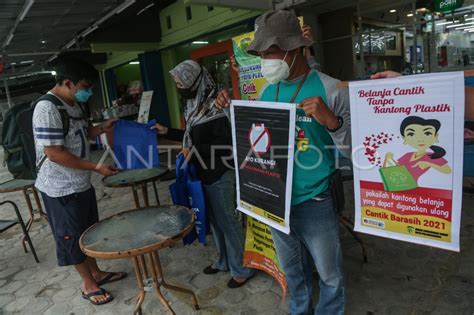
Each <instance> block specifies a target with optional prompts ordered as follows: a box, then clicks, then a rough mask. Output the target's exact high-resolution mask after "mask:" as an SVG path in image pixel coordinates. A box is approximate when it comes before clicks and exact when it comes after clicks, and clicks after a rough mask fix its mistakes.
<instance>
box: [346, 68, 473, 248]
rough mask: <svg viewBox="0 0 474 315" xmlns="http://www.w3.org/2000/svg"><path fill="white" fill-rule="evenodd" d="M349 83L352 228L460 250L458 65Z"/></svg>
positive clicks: (461, 89)
mask: <svg viewBox="0 0 474 315" xmlns="http://www.w3.org/2000/svg"><path fill="white" fill-rule="evenodd" d="M349 89H350V103H351V125H352V147H353V155H352V158H353V163H354V192H355V207H356V215H355V230H356V231H358V232H363V233H367V234H372V235H378V236H382V237H387V238H392V239H396V240H401V241H406V242H411V243H417V244H422V245H427V246H432V247H438V248H443V249H448V250H453V251H459V249H460V248H459V245H460V242H459V232H460V226H461V205H462V176H463V175H462V174H463V141H464V135H463V127H464V73H463V72H448V73H436V74H424V75H416V76H405V77H400V78H395V79H386V80H368V81H360V82H354V83H350V84H349ZM374 122H376V123H374Z"/></svg>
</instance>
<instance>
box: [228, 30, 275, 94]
mask: <svg viewBox="0 0 474 315" xmlns="http://www.w3.org/2000/svg"><path fill="white" fill-rule="evenodd" d="M253 37H254V32H250V33H247V34H243V35H240V36H236V37H234V38H232V45H233V47H234V55H235V60H236V62H237V64H238V67H239V86H240V97H241V99H242V100H249V101H250V100H257V99H258V96H259V93H260V91H261V90H262V88H263V86H264V85H265V84H266V83H267V80H265V78H264V77H263V76H262V73H261V72H260V70H261V66H260V57H257V56H253V55H249V54H247V47H248V46H249V44H250V43H251V42H252V41H253Z"/></svg>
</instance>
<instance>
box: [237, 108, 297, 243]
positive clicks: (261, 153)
mask: <svg viewBox="0 0 474 315" xmlns="http://www.w3.org/2000/svg"><path fill="white" fill-rule="evenodd" d="M230 110H231V116H232V137H233V146H234V161H235V168H236V181H237V183H236V184H237V209H238V210H240V211H242V212H244V213H245V214H247V215H249V216H251V217H253V218H255V219H257V220H259V221H261V222H263V223H265V224H268V225H270V226H271V227H273V228H275V229H278V230H280V231H282V232H284V233H287V234H288V233H289V232H290V226H289V219H290V208H291V189H292V181H293V157H294V153H293V152H294V151H293V150H294V141H295V140H294V139H295V128H294V126H295V116H296V107H295V106H294V104H286V103H267V102H255V101H233V102H232V104H231V108H230Z"/></svg>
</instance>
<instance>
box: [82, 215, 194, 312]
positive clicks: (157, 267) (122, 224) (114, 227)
mask: <svg viewBox="0 0 474 315" xmlns="http://www.w3.org/2000/svg"><path fill="white" fill-rule="evenodd" d="M193 227H194V214H193V212H192V211H191V210H190V209H188V208H185V207H181V206H158V207H147V208H140V209H135V210H129V211H125V212H121V213H119V214H116V215H113V216H111V217H108V218H106V219H104V220H102V221H100V222H98V223H96V224H94V225H93V226H91V227H90V228H88V229H87V230H86V231H85V232H84V233H83V234H82V236H81V238H80V240H79V244H80V246H81V249H82V251H83V252H84V253H85V254H86V255H87V256H90V257H94V258H102V259H117V258H131V259H132V261H133V265H134V267H135V275H136V277H137V283H138V287H139V290H140V291H139V294H138V296H137V305H136V308H135V311H134V314H141V305H142V303H143V301H144V299H145V288H144V284H143V279H144V278H145V279H148V278H149V272H148V271H149V270H150V271H151V277H152V279H153V284H154V287H155V291H156V294H157V295H158V299H159V300H160V302H161V304H162V305H163V306H164V307H165V309H166V310H167V312H168V313H169V314H174V311H173V309H172V308H171V307H170V305H169V302H168V301H167V300H166V299H165V297H164V296H163V294H162V293H161V290H160V287H161V286H163V287H164V288H166V289H170V290H175V291H179V292H182V293H186V294H190V295H191V296H192V298H193V304H194V307H195V308H196V310H198V309H199V306H198V301H197V298H196V295H195V294H194V292H193V291H191V290H188V289H184V288H180V287H176V286H173V285H170V284H168V283H167V282H166V281H165V278H164V275H163V270H162V268H161V263H160V258H159V255H158V250H159V249H161V248H165V247H169V246H171V245H172V244H174V243H176V242H177V241H179V240H181V239H183V238H184V237H185V236H186V235H187V234H188V233H189V232H191V230H192V229H193Z"/></svg>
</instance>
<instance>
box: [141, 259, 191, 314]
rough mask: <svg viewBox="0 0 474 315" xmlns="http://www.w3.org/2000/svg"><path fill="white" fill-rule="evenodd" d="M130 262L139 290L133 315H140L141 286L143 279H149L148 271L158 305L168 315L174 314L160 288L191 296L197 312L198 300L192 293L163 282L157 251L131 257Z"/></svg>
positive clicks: (142, 289) (143, 297) (143, 296)
mask: <svg viewBox="0 0 474 315" xmlns="http://www.w3.org/2000/svg"><path fill="white" fill-rule="evenodd" d="M132 260H133V265H134V267H135V275H136V277H137V283H138V288H139V289H140V292H139V294H138V296H137V306H136V307H135V311H134V312H133V314H134V315H136V314H141V313H142V308H141V306H142V303H143V301H144V300H145V287H144V285H143V279H144V278H145V279H148V278H149V276H150V274H149V271H151V277H152V279H153V285H154V287H155V292H156V294H157V296H158V299H159V300H160V303H161V304H162V305H163V306H164V308H165V309H166V311H167V312H168V314H175V312H174V311H173V309H172V308H171V306H170V304H169V302H168V301H167V300H166V299H165V297H164V296H163V293H162V292H161V289H160V288H161V287H164V288H166V289H168V290H173V291H178V292H182V293H185V294H189V295H191V297H192V299H193V304H194V308H195V309H196V310H199V305H198V300H197V297H196V295H195V294H194V292H193V291H191V290H188V289H184V288H180V287H177V286H174V285H170V284H168V283H167V282H166V281H165V278H164V276H163V270H162V268H161V262H160V257H159V256H158V252H157V251H153V252H151V253H147V254H144V255H139V256H135V257H132Z"/></svg>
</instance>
